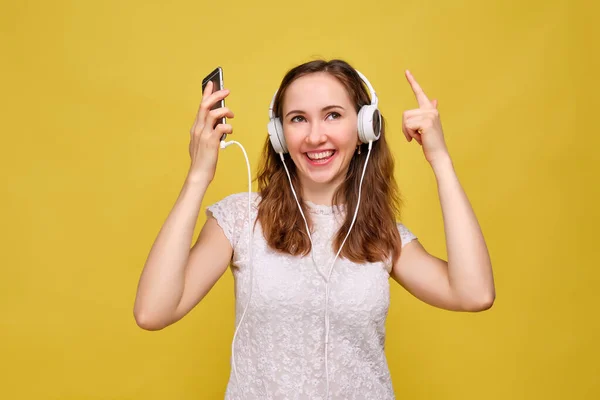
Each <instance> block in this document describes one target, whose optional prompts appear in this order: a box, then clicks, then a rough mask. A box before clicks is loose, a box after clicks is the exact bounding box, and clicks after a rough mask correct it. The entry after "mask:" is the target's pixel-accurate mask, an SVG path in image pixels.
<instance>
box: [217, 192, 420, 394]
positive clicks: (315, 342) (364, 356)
mask: <svg viewBox="0 0 600 400" xmlns="http://www.w3.org/2000/svg"><path fill="white" fill-rule="evenodd" d="M247 201H248V193H247V192H246V193H238V194H233V195H230V196H228V197H226V198H224V199H223V200H221V201H219V202H217V203H215V204H213V205H211V206H209V207H207V210H206V212H207V215H209V216H211V215H212V216H214V218H215V219H216V220H217V222H218V224H219V226H220V227H221V228H222V229H223V232H224V233H225V236H226V237H227V239H228V240H229V241H230V243H231V246H232V247H233V249H234V252H233V260H232V272H233V276H234V281H235V297H236V302H235V310H236V324H235V326H237V324H238V322H239V320H240V317H241V315H242V312H243V310H244V307H245V306H246V303H247V301H248V294H249V290H250V275H249V265H248V256H249V252H248V249H249V247H248V225H247V224H248V221H247V213H248V203H247ZM258 201H259V196H258V194H256V193H254V194H253V198H252V202H253V203H252V209H251V212H252V224H254V220H255V219H256V212H257V208H256V207H257V205H258ZM306 204H307V205H308V207H309V210H310V211H309V214H310V219H311V220H312V222H313V225H314V233H312V232H311V234H312V238H313V243H314V248H313V251H314V258H315V260H316V263H317V266H318V267H319V269H321V271H320V272H319V271H317V270H316V268H315V265H314V264H313V261H312V257H311V256H310V255H307V256H305V257H300V256H291V255H288V254H282V253H281V252H278V251H274V250H272V249H271V248H269V247H268V245H267V243H266V241H265V239H264V236H263V234H262V229H261V226H260V223H258V224H256V230H255V231H254V237H253V243H252V251H253V254H252V258H253V261H252V266H253V274H254V289H253V293H252V296H251V303H250V305H249V307H248V311H247V313H246V316H245V317H244V321H243V323H242V326H241V327H240V329H239V332H238V336H237V338H236V341H235V361H236V366H237V371H238V377H239V380H240V382H239V385H240V386H241V387H242V391H243V398H242V394H241V393H240V391H239V388H238V382H236V379H235V375H234V374H233V371H232V373H231V374H230V378H229V383H228V385H227V389H226V393H225V399H231V400H249V399H261V400H265V399H273V400H280V399H290V400H296V399H311V400H319V399H321V400H324V399H325V393H326V380H325V364H324V350H325V344H324V334H325V323H324V318H325V317H324V315H325V278H324V277H325V276H326V274H327V272H328V271H326V269H328V267H329V265H330V264H331V261H332V260H333V258H334V257H335V252H334V251H332V246H331V244H332V240H333V238H334V236H335V233H336V231H337V230H338V228H339V226H340V225H341V223H342V222H343V216H344V210H343V209H338V208H333V207H331V206H322V205H316V204H313V203H311V202H306ZM397 226H398V230H399V232H400V236H401V238H402V246H404V245H406V243H408V242H410V241H411V240H413V239H415V238H416V236H415V235H413V234H412V233H411V232H410V231H409V230H408V229H407V228H406V227H405V226H404V225H402V224H400V223H398V224H397ZM390 270H391V263H390V262H385V263H383V262H376V263H367V264H355V263H353V262H351V261H348V260H346V259H341V258H339V257H338V259H337V261H336V262H335V266H334V268H333V273H332V274H331V280H330V299H329V319H330V334H329V345H328V366H329V398H330V399H357V400H358V399H360V400H369V399H373V400H375V399H376V400H387V399H394V398H395V396H394V391H393V388H392V383H391V379H390V373H389V369H388V365H387V361H386V357H385V353H384V343H385V326H384V324H385V319H386V317H387V313H388V306H389V271H390ZM328 400H329V399H328Z"/></svg>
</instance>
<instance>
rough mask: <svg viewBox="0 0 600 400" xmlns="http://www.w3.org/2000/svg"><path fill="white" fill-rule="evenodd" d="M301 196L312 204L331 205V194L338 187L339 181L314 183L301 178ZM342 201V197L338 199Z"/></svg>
mask: <svg viewBox="0 0 600 400" xmlns="http://www.w3.org/2000/svg"><path fill="white" fill-rule="evenodd" d="M300 184H301V186H302V198H303V199H304V200H308V201H310V202H312V203H314V204H318V205H324V206H331V205H333V195H334V194H335V191H336V190H337V189H338V188H339V186H340V184H341V182H336V183H335V184H332V183H315V182H306V181H303V180H302V179H301V182H300ZM339 200H340V201H343V199H341V198H340V199H339Z"/></svg>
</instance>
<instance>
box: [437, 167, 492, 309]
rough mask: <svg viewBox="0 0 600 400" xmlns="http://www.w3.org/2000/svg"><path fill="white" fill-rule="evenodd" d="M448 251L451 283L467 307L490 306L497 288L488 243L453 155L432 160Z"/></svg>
mask: <svg viewBox="0 0 600 400" xmlns="http://www.w3.org/2000/svg"><path fill="white" fill-rule="evenodd" d="M431 165H432V167H433V170H434V173H435V176H436V180H437V184H438V193H439V197H440V204H441V207H442V214H443V218H444V230H445V233H446V248H447V251H448V273H449V279H450V285H451V287H452V289H453V290H454V291H455V293H456V294H457V295H458V296H459V298H460V299H461V301H462V302H463V303H464V304H465V306H466V307H475V308H478V307H481V306H490V305H491V303H492V302H493V301H494V297H495V289H494V279H493V273H492V265H491V260H490V256H489V253H488V249H487V245H486V243H485V239H484V237H483V233H482V232H481V228H480V226H479V223H478V221H477V217H476V216H475V213H474V212H473V209H472V207H471V204H470V202H469V199H468V198H467V195H466V194H465V192H464V190H463V188H462V186H461V184H460V182H459V180H458V177H457V175H456V172H455V170H454V166H453V164H452V160H451V159H450V157H449V156H448V157H444V158H442V159H438V160H435V161H433V162H432V164H431Z"/></svg>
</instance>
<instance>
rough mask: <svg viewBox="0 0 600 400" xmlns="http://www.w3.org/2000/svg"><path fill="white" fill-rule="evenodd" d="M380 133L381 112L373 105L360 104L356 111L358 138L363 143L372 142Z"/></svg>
mask: <svg viewBox="0 0 600 400" xmlns="http://www.w3.org/2000/svg"><path fill="white" fill-rule="evenodd" d="M380 135H381V114H380V113H379V110H378V109H377V106H375V105H366V106H362V107H361V108H360V110H359V111H358V138H359V139H360V141H361V142H363V143H369V142H374V141H376V140H378V139H379V136H380Z"/></svg>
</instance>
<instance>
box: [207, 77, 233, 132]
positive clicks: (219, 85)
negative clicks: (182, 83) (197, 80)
mask: <svg viewBox="0 0 600 400" xmlns="http://www.w3.org/2000/svg"><path fill="white" fill-rule="evenodd" d="M208 82H212V83H213V89H212V91H213V93H214V92H216V91H218V90H221V89H223V68H221V67H217V68H215V70H214V71H213V72H211V73H210V74H208V75H207V76H206V77H205V78H204V79H203V80H202V93H204V89H205V88H206V85H207V84H208ZM221 107H225V100H220V101H218V102H216V103H215V105H214V106H212V108H211V110H215V109H217V108H221ZM225 123H227V119H226V118H225V117H223V118H220V119H218V120H217V121H216V123H215V127H216V126H217V125H219V124H225ZM226 137H227V134H225V133H224V134H223V136H221V140H224V139H225V138H226Z"/></svg>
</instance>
